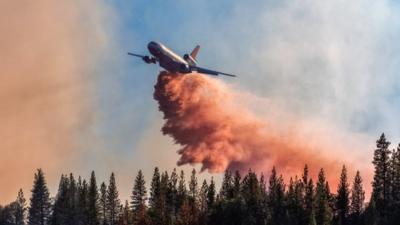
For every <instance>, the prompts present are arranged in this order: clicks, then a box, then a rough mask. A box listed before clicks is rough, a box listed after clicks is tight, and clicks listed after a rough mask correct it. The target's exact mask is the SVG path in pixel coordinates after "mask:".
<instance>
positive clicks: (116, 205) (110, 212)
mask: <svg viewBox="0 0 400 225" xmlns="http://www.w3.org/2000/svg"><path fill="white" fill-rule="evenodd" d="M106 203H107V204H106V215H107V218H108V220H107V222H108V224H109V225H115V224H117V222H118V215H119V213H120V200H119V197H118V190H117V186H116V183H115V176H114V173H111V176H110V182H109V184H108V189H107V197H106Z"/></svg>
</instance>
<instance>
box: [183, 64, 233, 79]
mask: <svg viewBox="0 0 400 225" xmlns="http://www.w3.org/2000/svg"><path fill="white" fill-rule="evenodd" d="M190 68H191V69H192V70H193V71H197V72H199V73H204V74H209V75H214V76H218V75H225V76H230V77H236V75H233V74H229V73H223V72H218V71H215V70H209V69H205V68H201V67H198V66H190Z"/></svg>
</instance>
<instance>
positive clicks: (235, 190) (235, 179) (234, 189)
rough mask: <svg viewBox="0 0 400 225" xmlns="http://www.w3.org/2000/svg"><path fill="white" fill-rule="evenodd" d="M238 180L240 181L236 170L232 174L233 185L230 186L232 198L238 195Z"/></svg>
mask: <svg viewBox="0 0 400 225" xmlns="http://www.w3.org/2000/svg"><path fill="white" fill-rule="evenodd" d="M240 182H241V177H240V173H239V171H238V170H236V172H235V175H234V176H233V187H232V192H233V193H232V196H233V198H238V197H239V195H240Z"/></svg>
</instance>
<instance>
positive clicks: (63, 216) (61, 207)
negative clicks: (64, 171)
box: [51, 175, 69, 225]
mask: <svg viewBox="0 0 400 225" xmlns="http://www.w3.org/2000/svg"><path fill="white" fill-rule="evenodd" d="M68 186H69V180H68V178H67V177H65V176H64V175H61V179H60V183H59V185H58V192H57V195H56V199H55V202H54V205H53V213H52V216H51V224H52V225H65V224H67V219H68V218H67V210H68Z"/></svg>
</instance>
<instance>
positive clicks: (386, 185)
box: [371, 133, 390, 223]
mask: <svg viewBox="0 0 400 225" xmlns="http://www.w3.org/2000/svg"><path fill="white" fill-rule="evenodd" d="M389 145H390V142H388V141H387V140H386V137H385V134H384V133H382V135H381V136H380V138H379V139H378V140H377V141H376V147H377V148H376V149H375V152H374V160H373V161H372V163H373V164H374V168H375V171H374V172H375V173H374V180H373V182H372V195H371V198H372V199H373V202H374V203H375V204H376V209H377V212H378V220H379V221H380V223H385V220H386V219H387V214H388V212H387V210H388V204H389V193H390V161H389V158H390V150H389V149H388V148H389Z"/></svg>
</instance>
